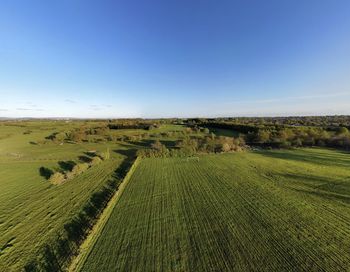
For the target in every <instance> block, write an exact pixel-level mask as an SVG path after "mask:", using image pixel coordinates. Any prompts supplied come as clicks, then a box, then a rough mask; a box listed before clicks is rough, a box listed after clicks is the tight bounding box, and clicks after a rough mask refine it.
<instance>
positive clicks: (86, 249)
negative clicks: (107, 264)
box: [68, 157, 141, 272]
mask: <svg viewBox="0 0 350 272" xmlns="http://www.w3.org/2000/svg"><path fill="white" fill-rule="evenodd" d="M140 160H141V158H140V157H137V158H136V159H135V161H134V163H133V164H132V166H131V167H130V169H129V171H128V173H127V174H126V176H125V177H124V179H123V181H122V182H121V183H120V185H119V188H118V190H117V191H116V192H115V194H114V195H113V197H112V198H111V200H110V201H109V202H108V204H107V206H106V208H105V209H104V210H103V212H102V214H101V216H100V217H99V219H98V220H97V222H96V224H95V225H94V227H93V228H92V230H91V231H90V232H89V234H88V236H87V237H86V239H85V240H84V242H83V243H82V244H81V246H80V248H79V253H78V255H77V256H76V257H75V258H74V259H73V260H72V262H71V264H70V265H69V268H68V271H70V272H77V271H80V270H81V268H82V266H83V265H84V263H85V260H86V259H87V258H88V256H89V255H90V252H91V250H92V249H93V247H94V245H95V243H96V241H97V240H98V238H99V234H100V233H101V232H102V230H103V228H104V226H105V225H106V223H107V222H108V219H109V217H110V215H111V213H112V211H113V210H114V207H115V205H116V204H117V202H118V200H119V199H120V197H121V195H122V194H123V192H124V190H125V188H126V186H127V185H128V183H129V180H130V177H131V176H132V174H133V173H134V171H135V169H136V167H137V165H138V164H139V162H140Z"/></svg>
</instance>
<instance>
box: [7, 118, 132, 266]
mask: <svg viewBox="0 0 350 272" xmlns="http://www.w3.org/2000/svg"><path fill="white" fill-rule="evenodd" d="M77 125H79V124H70V123H65V122H58V123H55V122H42V123H41V122H26V123H25V124H21V125H17V124H10V125H7V124H2V125H0V234H1V235H0V271H20V270H21V269H23V266H24V264H25V263H26V262H27V261H28V260H30V259H31V258H33V257H35V256H36V254H37V253H38V251H39V250H40V249H41V248H42V246H43V245H44V244H45V243H48V242H49V241H50V239H52V238H54V237H57V235H59V234H60V232H61V231H62V228H63V225H64V224H65V223H66V222H67V221H68V220H69V219H71V218H72V217H73V216H74V215H75V214H76V213H77V211H79V210H80V209H81V207H82V205H83V204H85V203H86V202H87V201H88V200H89V198H90V196H91V195H92V193H93V192H95V191H97V190H99V189H100V188H101V187H102V186H103V185H104V184H105V183H106V182H107V181H108V180H109V179H110V178H111V176H112V175H113V174H114V172H115V171H116V169H118V167H119V166H120V165H121V163H122V162H123V161H124V160H125V159H126V158H127V156H126V155H127V151H128V150H130V149H131V147H128V146H126V145H119V144H117V143H98V144H97V143H81V144H68V143H64V144H62V145H60V144H55V143H51V142H48V143H45V144H36V142H40V141H41V140H43V139H45V137H46V136H48V135H50V134H51V133H52V132H54V131H57V130H60V129H62V130H63V129H64V130H67V129H69V127H70V126H77ZM28 131H30V132H28ZM107 148H109V149H110V153H111V158H110V159H109V160H106V161H103V162H102V163H101V164H99V165H96V166H93V167H91V168H90V169H88V170H87V171H86V172H84V173H82V174H81V175H79V176H77V177H74V178H73V179H71V180H69V181H67V182H66V183H64V184H62V185H59V186H55V185H52V184H51V183H50V182H49V181H48V180H47V179H45V177H43V176H41V175H40V172H39V169H40V167H47V168H51V169H54V170H60V169H61V168H62V167H65V166H66V165H67V163H66V162H73V163H79V162H81V160H82V159H84V158H85V157H86V156H85V153H84V152H86V151H88V150H99V151H105V150H106V149H107Z"/></svg>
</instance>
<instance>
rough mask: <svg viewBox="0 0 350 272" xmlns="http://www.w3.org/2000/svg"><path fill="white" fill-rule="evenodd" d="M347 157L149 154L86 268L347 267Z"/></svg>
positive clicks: (317, 153)
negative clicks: (195, 157)
mask: <svg viewBox="0 0 350 272" xmlns="http://www.w3.org/2000/svg"><path fill="white" fill-rule="evenodd" d="M349 248H350V156H349V154H348V153H343V152H338V151H332V150H326V149H298V150H293V151H285V150H284V151H281V150H276V151H261V152H254V153H253V152H244V153H236V154H221V155H207V156H201V157H200V160H199V162H197V161H195V160H193V161H191V160H190V161H188V162H187V161H186V159H182V158H167V159H144V160H143V161H141V163H140V164H139V166H138V167H137V168H136V170H135V172H134V174H133V175H132V177H131V180H130V182H129V184H128V186H127V187H126V189H125V191H124V193H123V195H122V196H121V198H120V200H119V202H118V203H117V204H116V206H115V208H114V210H113V212H112V214H111V217H110V219H109V221H108V222H107V224H106V226H105V228H104V229H103V231H102V233H101V234H100V236H99V238H98V240H97V242H96V244H95V245H94V247H93V249H92V251H91V254H90V255H89V257H88V259H87V261H86V263H85V264H84V266H83V268H82V270H83V271H281V270H283V271H346V270H348V269H349V267H350V251H349Z"/></svg>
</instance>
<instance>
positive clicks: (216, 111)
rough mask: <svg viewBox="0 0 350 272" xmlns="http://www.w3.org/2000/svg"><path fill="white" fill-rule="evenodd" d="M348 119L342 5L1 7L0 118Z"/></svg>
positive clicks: (186, 2)
mask: <svg viewBox="0 0 350 272" xmlns="http://www.w3.org/2000/svg"><path fill="white" fill-rule="evenodd" d="M312 114H350V1H349V0H286V1H281V0H274V1H272V0H265V1H261V0H254V1H253V0H241V1H234V0H220V1H214V0H208V1H206V0H196V1H195V0H192V1H191V0H147V1H145V0H139V1H134V0H125V1H124V0H114V1H112V0H111V1H105V0H99V1H98V0H95V1H89V0H52V1H48V0H42V1H39V0H31V1H28V0H22V1H18V0H2V1H1V2H0V116H7V117H23V116H31V117H100V118H104V117H176V116H178V117H194V116H263V115H265V116H272V115H273V116H277V115H278V116H279V115H312Z"/></svg>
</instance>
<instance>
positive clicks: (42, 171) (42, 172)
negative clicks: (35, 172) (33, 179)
mask: <svg viewBox="0 0 350 272" xmlns="http://www.w3.org/2000/svg"><path fill="white" fill-rule="evenodd" d="M53 173H54V172H53V170H51V169H50V168H47V167H43V166H42V167H40V168H39V174H40V176H42V177H44V178H46V179H49V178H50V177H51V175H52V174H53Z"/></svg>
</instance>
